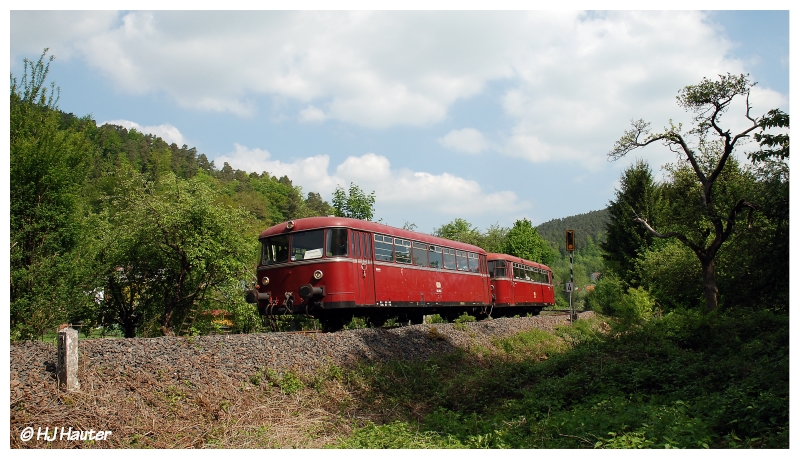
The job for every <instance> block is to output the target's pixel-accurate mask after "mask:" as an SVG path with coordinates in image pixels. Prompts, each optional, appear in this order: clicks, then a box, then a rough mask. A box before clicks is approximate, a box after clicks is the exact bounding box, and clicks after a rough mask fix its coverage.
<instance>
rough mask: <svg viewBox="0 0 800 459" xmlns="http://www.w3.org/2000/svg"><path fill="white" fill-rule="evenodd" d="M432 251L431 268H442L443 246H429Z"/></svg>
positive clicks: (430, 255)
mask: <svg viewBox="0 0 800 459" xmlns="http://www.w3.org/2000/svg"><path fill="white" fill-rule="evenodd" d="M428 248H429V250H430V253H429V254H428V257H429V258H430V266H431V268H441V267H442V248H441V247H435V246H432V245H431V246H428Z"/></svg>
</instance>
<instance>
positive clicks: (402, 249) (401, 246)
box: [394, 238, 411, 265]
mask: <svg viewBox="0 0 800 459" xmlns="http://www.w3.org/2000/svg"><path fill="white" fill-rule="evenodd" d="M394 257H395V261H397V262H398V263H405V264H407V265H410V264H411V241H407V240H405V239H399V238H395V239H394Z"/></svg>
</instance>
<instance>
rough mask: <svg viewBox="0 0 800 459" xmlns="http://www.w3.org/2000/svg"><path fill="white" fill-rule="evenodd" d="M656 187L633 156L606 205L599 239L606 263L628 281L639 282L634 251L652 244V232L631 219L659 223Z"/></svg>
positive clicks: (637, 253)
mask: <svg viewBox="0 0 800 459" xmlns="http://www.w3.org/2000/svg"><path fill="white" fill-rule="evenodd" d="M659 201H660V199H659V190H658V186H657V185H656V183H655V182H654V181H653V173H652V171H651V170H650V166H649V165H648V164H647V162H645V161H643V160H641V159H637V160H636V163H635V164H633V165H631V166H630V167H629V168H627V169H625V171H623V173H622V177H621V178H620V189H618V190H617V191H616V200H615V201H611V202H610V203H609V206H608V213H609V221H608V226H607V227H606V240H605V241H604V242H601V243H600V248H601V249H603V258H604V259H605V261H606V266H607V267H608V268H611V269H612V270H614V271H615V272H617V273H618V274H619V276H620V278H621V279H622V280H623V281H624V282H625V283H627V284H628V285H632V286H636V285H639V283H640V282H639V281H640V279H639V271H638V269H637V268H636V259H637V257H638V255H639V254H640V253H641V252H643V251H645V250H647V249H648V248H649V247H650V246H651V245H652V244H653V234H652V233H651V232H649V231H647V229H646V228H644V226H642V225H641V224H639V223H638V222H636V221H635V218H637V217H638V218H642V219H644V220H646V221H647V222H649V223H650V225H651V226H654V227H659V226H660V225H659V222H658V219H657V210H658V203H659Z"/></svg>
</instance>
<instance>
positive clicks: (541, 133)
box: [11, 11, 787, 168]
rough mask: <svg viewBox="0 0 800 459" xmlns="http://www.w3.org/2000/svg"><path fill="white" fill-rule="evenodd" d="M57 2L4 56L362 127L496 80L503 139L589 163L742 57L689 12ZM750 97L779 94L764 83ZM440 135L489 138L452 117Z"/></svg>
mask: <svg viewBox="0 0 800 459" xmlns="http://www.w3.org/2000/svg"><path fill="white" fill-rule="evenodd" d="M63 15H64V13H63V12H47V11H34V12H17V11H14V12H12V14H11V19H12V20H11V24H12V27H11V55H12V58H13V57H14V56H17V55H19V54H20V53H23V52H28V53H29V52H32V50H36V49H41V48H42V47H44V46H52V47H53V50H54V51H55V50H61V49H63V50H66V51H65V52H67V53H68V54H69V55H79V56H81V57H82V58H83V59H85V60H86V61H87V62H88V63H89V65H90V66H92V67H93V68H94V69H96V70H97V71H98V72H100V73H101V74H103V75H105V76H106V77H107V78H108V79H109V80H110V81H111V82H113V84H114V85H115V87H116V88H118V90H120V91H124V92H133V93H151V92H157V93H165V94H167V95H169V96H171V97H172V98H173V99H174V100H176V101H177V102H178V103H179V104H180V105H182V106H184V107H190V108H194V109H198V110H208V111H218V112H230V113H234V114H237V115H239V116H254V115H255V114H257V113H258V110H259V105H260V104H263V103H264V100H268V101H271V100H276V101H281V102H280V103H281V104H283V105H282V107H291V108H286V110H292V111H293V112H294V113H296V114H297V115H294V114H293V116H288V117H283V116H282V114H278V115H274V114H273V119H281V120H285V119H296V120H298V121H299V122H312V121H316V122H320V121H325V120H338V121H342V122H346V123H352V124H356V125H360V126H368V127H374V128H383V127H390V126H396V125H413V126H430V125H432V124H434V123H438V122H441V121H443V120H445V119H447V118H448V116H449V113H448V112H449V110H450V109H451V107H452V106H453V104H454V103H455V102H456V101H458V100H461V99H468V98H471V97H473V96H476V95H478V94H481V93H482V91H484V89H485V88H486V86H487V85H489V84H492V83H495V82H502V84H501V86H502V87H503V88H504V90H503V91H504V93H503V94H502V95H501V96H500V97H499V100H497V102H498V103H500V104H501V106H502V108H503V110H504V112H505V115H506V116H507V119H508V121H507V122H508V123H510V126H502V128H501V130H499V131H497V132H506V134H505V137H504V138H502V139H500V140H499V142H498V145H499V146H498V147H496V149H497V150H498V151H499V152H501V153H505V154H507V155H510V156H514V157H520V158H525V159H527V160H530V161H532V162H542V161H574V162H576V163H579V164H581V165H583V166H586V167H589V168H596V167H598V165H599V164H602V163H603V162H604V161H605V153H606V152H607V151H608V149H609V148H610V147H611V146H612V145H613V142H614V141H615V140H616V139H617V138H618V137H619V136H620V135H621V134H622V132H623V131H624V130H625V129H626V128H627V126H628V123H629V120H630V119H631V118H644V119H646V120H648V121H651V122H652V123H653V125H654V126H663V125H665V124H667V123H668V121H669V120H670V119H674V120H676V121H688V120H689V118H688V116H687V115H686V114H685V113H684V112H683V111H682V110H681V109H680V108H679V107H677V105H676V104H675V95H676V94H677V92H678V90H679V89H680V88H682V87H684V86H686V85H688V84H694V83H697V82H699V81H700V79H701V78H702V77H703V76H709V77H710V76H713V75H716V74H718V73H726V72H732V73H739V72H746V71H747V68H746V64H747V63H745V62H742V61H739V60H736V59H731V58H729V57H727V56H728V55H729V54H730V51H731V49H732V46H733V45H732V44H731V43H730V42H728V41H727V40H726V39H725V38H724V36H723V35H722V34H721V33H720V30H719V29H718V27H717V26H716V25H714V24H712V23H710V21H709V20H708V16H707V14H706V13H703V12H700V11H664V12H658V11H644V12H621V11H610V12H590V13H586V12H557V11H556V12H554V11H544V12H543V11H527V12H516V11H515V12H506V11H490V12H486V11H444V12H434V11H399V12H398V11H392V12H388V11H378V12H344V11H334V12H314V11H299V12H286V11H259V12H252V11H248V12H239V11H214V12H206V11H194V12H170V11H155V12H147V11H129V12H124V13H84V12H70V13H69V14H68V19H69V20H64V16H63ZM40 24H45V25H46V26H45V27H41V26H40ZM31 31H36V33H33V32H31ZM40 32H41V33H40ZM286 101H289V103H286ZM763 101H769V102H766V103H764V102H763ZM751 102H752V103H753V104H754V106H756V107H761V106H765V107H768V108H772V105H770V104H771V103H779V104H786V103H787V102H786V101H785V100H784V99H783V98H782V97H781V95H780V94H778V93H776V92H775V91H771V90H770V89H769V88H760V87H759V88H758V90H757V91H754V92H753V99H752V100H751ZM292 104H294V105H292ZM302 106H305V107H306V108H305V109H299V108H297V107H302ZM784 107H785V105H784ZM475 127H476V128H478V129H482V128H483V126H480V125H477V126H475ZM484 130H485V129H484ZM470 133H471V134H470ZM451 134H452V136H451ZM468 134H469V135H474V136H475V138H473V139H472V140H475V139H477V141H476V142H474V143H472V142H469V139H468V137H469V135H468ZM477 134H480V133H479V132H478V133H477ZM481 141H482V142H483V143H481ZM440 142H441V143H442V145H444V146H446V147H447V148H453V149H455V150H458V151H464V152H473V153H474V152H476V151H478V150H480V151H482V150H485V149H488V148H490V146H488V145H487V144H486V140H485V139H482V136H481V137H478V136H477V135H476V133H472V132H471V131H466V130H463V129H462V130H460V131H453V132H451V133H450V134H448V135H446V136H445V137H443V138H442V139H440Z"/></svg>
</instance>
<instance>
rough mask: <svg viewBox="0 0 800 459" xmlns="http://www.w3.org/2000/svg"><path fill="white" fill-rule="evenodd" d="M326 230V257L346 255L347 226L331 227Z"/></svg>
mask: <svg viewBox="0 0 800 459" xmlns="http://www.w3.org/2000/svg"><path fill="white" fill-rule="evenodd" d="M327 231H328V240H327V244H326V245H327V247H328V248H327V249H326V252H325V255H326V256H328V257H346V256H347V228H331V229H329V230H327Z"/></svg>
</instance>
